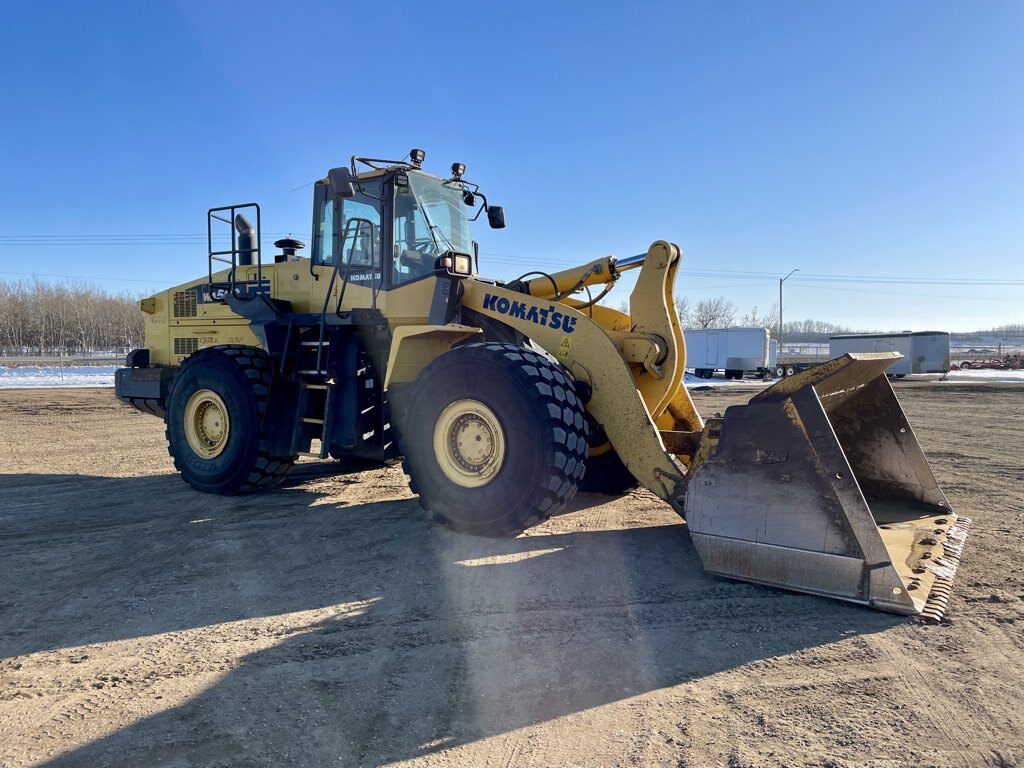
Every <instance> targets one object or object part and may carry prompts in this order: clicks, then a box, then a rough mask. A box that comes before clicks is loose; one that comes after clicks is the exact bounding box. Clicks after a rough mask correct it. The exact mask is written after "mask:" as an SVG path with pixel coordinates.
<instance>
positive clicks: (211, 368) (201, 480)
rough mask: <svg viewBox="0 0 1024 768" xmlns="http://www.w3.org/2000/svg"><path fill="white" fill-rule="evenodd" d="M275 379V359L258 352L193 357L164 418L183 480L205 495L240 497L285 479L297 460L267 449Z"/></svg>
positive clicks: (217, 351)
mask: <svg viewBox="0 0 1024 768" xmlns="http://www.w3.org/2000/svg"><path fill="white" fill-rule="evenodd" d="M270 378H271V364H270V358H269V357H268V356H267V354H266V353H265V352H264V351H263V350H261V349H258V348H256V347H247V346H243V345H224V346H217V347H207V348H205V349H201V350H199V351H198V352H195V353H193V354H192V355H190V356H189V357H188V358H186V360H185V362H184V363H182V365H181V368H180V369H179V370H178V373H177V375H176V376H175V377H174V383H173V385H172V388H171V393H170V395H169V397H168V398H167V414H166V416H165V419H164V423H165V424H166V434H167V452H168V453H169V454H170V455H171V458H172V459H174V467H175V469H177V470H178V471H179V472H180V473H181V478H182V480H184V481H185V482H187V483H188V484H189V485H191V486H192V487H193V488H195V489H196V490H197V491H202V492H204V493H219V494H234V493H249V492H252V491H257V490H261V489H264V488H269V487H272V486H274V485H277V484H278V483H280V482H281V480H283V479H284V477H285V475H287V474H288V472H289V470H291V468H292V465H293V464H294V462H295V457H293V456H286V457H280V456H272V455H271V454H270V452H269V451H268V450H267V447H268V446H269V440H268V434H267V432H266V431H265V430H266V429H267V426H268V425H267V423H266V420H265V416H266V412H267V398H268V396H269V393H270Z"/></svg>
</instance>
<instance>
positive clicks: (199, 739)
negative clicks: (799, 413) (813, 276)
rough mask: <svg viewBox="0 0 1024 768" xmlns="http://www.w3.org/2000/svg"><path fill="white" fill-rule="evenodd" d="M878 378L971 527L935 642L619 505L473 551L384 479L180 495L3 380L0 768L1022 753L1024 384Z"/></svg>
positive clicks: (82, 421) (734, 393)
mask: <svg viewBox="0 0 1024 768" xmlns="http://www.w3.org/2000/svg"><path fill="white" fill-rule="evenodd" d="M896 389H897V392H898V394H899V396H900V399H901V400H902V402H903V403H904V407H905V409H906V410H907V412H908V414H909V416H910V419H911V423H912V424H914V425H915V428H916V430H917V433H918V436H919V437H920V439H921V442H922V444H923V446H924V448H925V451H926V452H927V453H928V455H929V458H930V459H931V462H932V465H933V467H934V469H935V471H936V474H937V476H938V478H939V481H940V483H941V484H942V486H943V487H944V489H945V491H946V493H947V495H948V497H949V498H950V501H951V502H952V504H953V506H954V509H956V510H957V511H958V512H960V513H962V514H967V515H970V516H972V517H973V518H974V521H975V523H974V528H973V532H972V535H971V536H970V538H969V539H968V542H967V548H966V550H965V555H964V560H963V565H962V567H961V569H960V573H959V575H958V577H957V582H956V590H955V594H954V597H953V599H952V601H951V603H950V609H949V614H948V618H947V620H946V621H944V622H943V623H941V624H938V625H924V624H920V623H917V622H916V621H914V620H908V619H907V618H902V617H897V616H891V615H887V614H883V613H878V612H874V611H871V610H867V609H864V608H860V607H857V606H851V605H847V604H843V603H840V602H836V601H831V600H825V599H821V598H815V597H809V596H803V595H794V594H788V593H785V592H781V591H778V590H773V589H769V588H764V587H758V586H753V585H749V584H741V583H734V582H729V581H725V580H722V579H719V578H715V577H711V576H707V575H705V574H704V573H703V572H702V571H701V568H700V565H699V563H698V560H697V557H696V554H695V552H694V549H693V546H692V545H691V543H690V541H689V538H688V536H687V533H686V527H685V525H684V524H683V523H682V522H681V521H680V520H679V519H678V518H677V517H676V516H675V514H674V513H672V512H671V511H670V510H669V508H668V507H667V506H666V505H664V504H662V503H661V502H659V501H658V500H657V499H655V498H654V497H653V496H652V495H650V494H648V493H646V492H642V493H641V492H637V493H633V494H631V495H629V496H626V497H624V498H621V499H615V500H610V499H608V498H607V497H603V496H595V495H583V496H580V497H577V500H576V502H575V504H574V507H573V508H572V509H571V510H569V511H568V512H566V513H565V514H562V515H560V516H559V517H557V518H555V519H553V520H551V521H550V522H548V523H546V524H545V525H543V526H540V527H539V528H536V529H534V530H532V531H529V532H528V534H527V535H524V536H521V537H519V538H517V539H514V540H505V541H495V540H488V539H480V538H473V537H469V536H464V535H458V534H454V533H451V532H448V531H446V530H444V529H442V528H441V527H439V526H438V525H436V524H433V523H431V522H429V521H428V520H426V519H425V518H424V516H423V515H422V514H421V512H420V511H419V507H418V506H417V503H416V501H415V499H414V498H412V497H411V496H410V494H409V491H408V489H407V487H406V484H405V480H404V477H403V475H402V474H401V472H400V471H399V470H398V469H394V468H392V469H386V470H373V471H362V472H353V473H350V474H345V475H333V476H330V475H325V474H324V467H325V466H328V465H324V464H320V463H316V462H307V463H303V464H302V465H301V466H300V470H299V471H297V472H296V476H295V477H294V479H293V480H292V481H291V482H290V483H289V484H288V486H287V487H285V488H282V489H279V490H276V491H273V492H270V493H267V494H265V495H261V496H248V497H243V498H220V497H214V496H207V495H203V494H199V493H196V492H194V491H192V490H190V489H189V488H188V487H187V486H186V485H185V484H184V483H182V482H181V480H180V479H179V478H178V477H177V476H176V475H175V474H173V472H172V467H171V463H170V460H169V459H168V457H167V453H166V450H165V447H164V438H163V425H162V423H161V422H160V421H159V420H157V419H155V418H153V417H150V416H144V415H142V414H140V413H137V412H135V411H133V410H131V409H130V408H128V407H127V406H123V405H121V404H119V403H117V402H116V401H115V399H114V396H113V392H112V390H110V389H105V390H5V391H0V764H2V765H3V766H8V767H11V766H27V765H48V766H88V767H89V768H94V767H96V766H158V765H159V766H175V767H179V768H184V767H185V766H275V767H276V766H328V765H332V766H333V765H337V766H357V765H379V764H387V765H410V766H494V767H495V768H497V767H499V766H500V767H505V766H729V767H730V768H738V767H740V766H822V767H824V766H832V767H839V766H875V767H878V768H881V767H882V766H886V767H889V766H984V765H991V766H1000V767H1002V768H1006V767H1007V766H1024V569H1022V568H1021V565H1020V563H1019V562H1018V560H1017V558H1018V557H1020V556H1021V541H1022V537H1021V531H1022V530H1024V503H1022V501H1024V493H1022V489H1024V469H1022V466H1021V465H1022V461H1021V451H1022V448H1021V446H1022V445H1024V387H1021V386H1019V385H976V386H958V385H953V384H949V383H945V384H942V383H936V384H924V385H920V384H913V383H903V382H898V383H897V384H896ZM753 391H754V390H744V389H743V388H740V389H737V388H730V389H725V390H717V391H697V392H695V393H694V394H695V399H696V401H697V405H698V407H699V408H700V410H701V411H702V412H703V413H705V414H713V413H714V412H716V411H722V410H724V408H725V406H726V405H729V404H731V403H735V402H740V401H743V400H745V399H746V398H748V397H749V396H750V395H751V394H752V393H753Z"/></svg>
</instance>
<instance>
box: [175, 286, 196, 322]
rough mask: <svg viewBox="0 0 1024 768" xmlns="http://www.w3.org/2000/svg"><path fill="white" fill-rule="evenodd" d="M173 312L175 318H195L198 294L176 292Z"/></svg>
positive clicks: (193, 292)
mask: <svg viewBox="0 0 1024 768" xmlns="http://www.w3.org/2000/svg"><path fill="white" fill-rule="evenodd" d="M173 312H174V316H175V317H195V316H196V292H195V291H175V292H174V297H173Z"/></svg>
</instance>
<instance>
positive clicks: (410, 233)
mask: <svg viewBox="0 0 1024 768" xmlns="http://www.w3.org/2000/svg"><path fill="white" fill-rule="evenodd" d="M424 156H425V154H424V152H423V151H422V150H418V149H413V150H412V151H410V153H409V156H408V159H406V160H401V161H391V160H377V159H373V158H362V157H353V158H352V163H351V166H350V167H343V168H332V169H331V171H330V172H329V173H328V177H327V179H324V180H323V181H320V182H318V183H317V185H316V188H315V192H314V206H313V211H314V212H313V247H312V256H311V258H312V262H311V268H313V267H316V266H325V267H332V268H335V269H337V270H338V274H339V277H341V278H342V279H343V280H346V281H349V282H353V283H356V284H363V285H367V286H372V287H374V288H377V289H378V290H387V289H389V288H394V287H397V286H400V285H404V284H407V283H410V282H412V281H415V280H419V279H422V278H425V277H429V276H434V275H437V274H438V273H440V274H448V275H452V276H460V277H468V276H470V275H472V274H474V272H475V269H474V267H475V264H474V262H475V258H476V251H477V248H476V243H474V241H473V239H472V235H471V232H470V223H471V222H472V221H475V220H476V219H477V218H478V217H479V216H480V213H481V212H483V211H487V218H488V222H489V223H490V225H491V227H493V228H495V229H499V228H501V227H504V226H505V220H504V210H503V209H502V208H501V207H500V206H492V205H489V204H488V203H487V199H486V197H484V195H482V194H480V192H479V187H478V185H476V184H473V183H472V182H468V181H465V180H464V179H463V178H462V174H463V173H464V171H465V166H464V165H462V164H461V163H454V164H453V165H452V176H451V178H448V179H441V178H439V177H436V176H432V175H430V174H427V173H424V172H423V171H422V170H421V165H422V163H423V159H424ZM357 163H361V164H362V165H364V166H366V167H368V168H369V170H368V171H363V172H362V173H356V164H357ZM478 197H479V198H480V199H481V202H480V204H479V208H478V209H477V211H476V214H475V215H474V216H473V217H472V218H470V216H469V214H470V213H472V212H473V209H474V208H477V198H478Z"/></svg>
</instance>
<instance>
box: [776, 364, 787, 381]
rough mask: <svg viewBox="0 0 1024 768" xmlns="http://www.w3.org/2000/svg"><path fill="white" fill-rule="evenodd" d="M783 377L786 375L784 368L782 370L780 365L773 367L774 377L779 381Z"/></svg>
mask: <svg viewBox="0 0 1024 768" xmlns="http://www.w3.org/2000/svg"><path fill="white" fill-rule="evenodd" d="M785 375H786V369H785V368H783V367H782V366H781V365H777V366H775V377H776V378H779V379H781V378H782V377H783V376H785Z"/></svg>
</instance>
